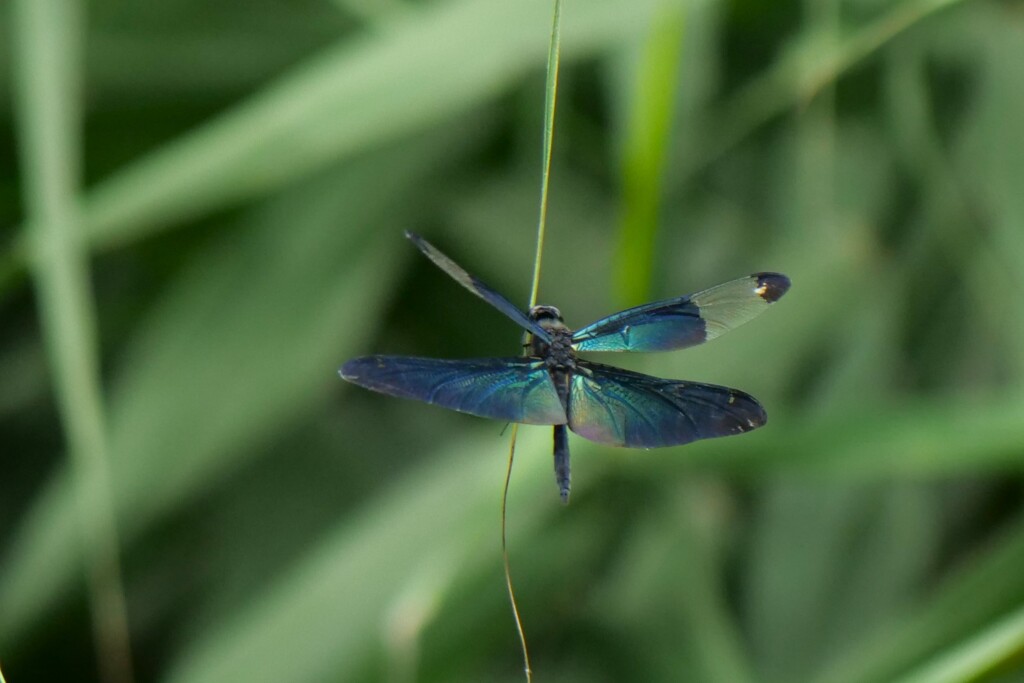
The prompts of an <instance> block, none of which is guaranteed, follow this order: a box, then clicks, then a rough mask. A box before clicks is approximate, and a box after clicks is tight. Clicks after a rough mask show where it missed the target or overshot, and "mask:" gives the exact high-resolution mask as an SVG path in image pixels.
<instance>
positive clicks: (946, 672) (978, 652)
mask: <svg viewBox="0 0 1024 683" xmlns="http://www.w3.org/2000/svg"><path fill="white" fill-rule="evenodd" d="M1022 654H1024V607H1021V608H1019V609H1016V610H1014V611H1013V612H1011V613H1010V614H1008V615H1007V616H1006V617H1004V618H1003V619H1000V620H999V621H998V622H996V623H994V624H992V625H991V626H989V627H988V628H986V629H985V630H983V631H982V632H981V633H979V634H978V635H976V636H974V637H973V638H970V639H969V640H967V641H966V642H964V643H963V644H962V645H960V646H958V647H955V648H952V649H949V650H946V651H945V652H943V653H942V654H941V655H940V656H939V657H936V658H935V659H934V660H932V661H930V662H927V663H926V664H925V665H924V666H922V667H921V668H919V669H918V670H916V671H914V672H912V673H911V674H910V675H908V676H904V677H903V678H900V679H899V680H898V681H897V683H964V682H965V681H979V680H982V678H983V677H984V676H985V675H986V674H989V673H992V671H993V670H995V669H997V668H998V667H999V666H1001V665H1003V664H1005V663H1006V662H1007V661H1009V660H1011V659H1019V658H1020V657H1021V655H1022Z"/></svg>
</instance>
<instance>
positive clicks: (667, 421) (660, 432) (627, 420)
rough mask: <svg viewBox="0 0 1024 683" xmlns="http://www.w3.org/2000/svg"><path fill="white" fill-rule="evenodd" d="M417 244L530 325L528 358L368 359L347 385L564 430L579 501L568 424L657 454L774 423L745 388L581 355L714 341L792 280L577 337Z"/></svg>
mask: <svg viewBox="0 0 1024 683" xmlns="http://www.w3.org/2000/svg"><path fill="white" fill-rule="evenodd" d="M406 237H408V238H409V239H410V240H411V241H412V243H413V244H415V245H416V246H417V247H418V248H419V250H420V251H422V252H423V254H424V255H426V257H427V258H429V259H430V260H431V261H433V262H434V263H435V264H436V265H437V266H438V267H440V268H441V269H442V270H443V271H445V272H446V273H448V275H450V276H451V277H453V278H454V279H455V280H456V281H457V282H459V284H461V285H462V286H464V287H465V288H466V289H468V290H469V291H471V292H473V293H474V294H476V295H477V296H479V297H480V298H482V299H483V300H484V301H486V302H487V303H489V304H491V305H492V306H494V307H495V308H497V309H498V310H499V311H501V312H502V313H504V314H505V315H506V316H508V317H509V318H511V319H512V320H513V321H515V322H516V323H517V324H518V325H519V326H520V327H522V328H523V329H524V330H526V332H527V334H528V340H527V343H526V345H525V346H526V347H527V348H528V349H529V350H528V353H527V355H525V356H522V357H518V358H479V359H469V360H442V359H436V358H413V357H409V356H365V357H362V358H355V359H353V360H350V361H348V362H347V363H345V364H344V365H343V366H342V367H341V370H339V373H340V374H341V377H342V378H343V379H346V380H348V381H349V382H353V383H354V384H358V385H360V386H363V387H366V388H367V389H372V390H373V391H378V392H381V393H384V394H390V395H391V396H400V397H402V398H414V399H416V400H419V401H425V402H427V403H434V404H436V405H439V406H444V407H445V408H450V409H452V410H457V411H459V412H463V413H469V414H471V415H479V416H481V417H489V418H493V419H496V420H503V421H505V422H520V423H524V424H538V425H554V428H555V430H554V431H555V445H554V455H555V479H556V482H557V484H558V489H559V492H560V493H561V496H562V500H563V501H565V502H568V500H569V477H570V475H569V441H568V435H567V433H566V427H568V428H569V429H571V430H572V431H574V432H576V433H577V434H579V435H580V436H582V437H584V438H586V439H589V440H591V441H596V442H597V443H603V444H608V445H610V446H626V447H630V448H656V447H660V446H679V445H682V444H686V443H690V442H691V441H696V440H698V439H710V438H714V437H718V436H729V435H730V434H740V433H742V432H748V431H750V430H752V429H756V428H758V427H760V426H761V425H763V424H764V423H765V422H766V421H767V419H768V416H767V415H766V414H765V411H764V408H763V407H761V404H760V403H758V402H757V400H755V399H754V397H752V396H750V395H749V394H746V393H744V392H742V391H739V390H738V389H730V388H728V387H720V386H716V385H713V384H701V383H698V382H680V381H676V380H668V379H660V378H658V377H651V376H649V375H642V374H640V373H637V372H630V371H628V370H622V369H620V368H616V367H612V366H609V365H602V364H600V363H594V362H591V361H588V360H584V359H582V358H579V357H577V355H576V353H577V352H578V351H667V350H669V349H682V348H686V347H688V346H694V345H696V344H700V343H703V342H705V341H707V340H709V339H714V338H715V337H717V336H719V335H721V334H724V333H725V332H728V331H729V330H731V329H732V328H734V327H736V326H738V325H742V324H743V323H745V322H747V321H748V320H750V319H752V318H754V317H755V316H757V315H759V314H760V313H761V312H762V311H764V310H765V309H766V308H767V307H768V306H769V305H771V304H773V303H775V302H776V301H778V300H779V298H780V297H781V296H782V295H783V294H785V293H786V291H787V290H788V289H789V278H787V277H786V276H785V275H780V274H778V273H755V274H753V275H748V276H747V277H742V278H739V279H738V280H732V281H730V282H726V283H724V284H721V285H718V286H717V287H712V288H710V289H705V290H704V291H702V292H697V293H696V294H689V295H686V296H681V297H677V298H675V299H666V300H664V301H656V302H654V303H649V304H644V305H643V306H636V307H635V308H630V309H627V310H625V311H620V312H619V313H615V314H613V315H610V316H608V317H607V318H601V319H600V320H598V321H597V322H595V323H591V324H590V325H587V326H586V327H583V328H580V329H578V330H576V331H575V332H574V331H572V330H571V329H569V328H568V327H567V326H566V324H565V322H564V321H563V320H562V314H561V313H560V312H559V311H558V309H557V308H555V307H554V306H534V307H533V308H531V309H530V310H529V312H527V313H524V312H523V311H522V310H520V309H519V308H518V307H517V306H515V305H514V304H512V303H511V302H510V301H509V300H508V299H506V298H505V297H503V296H502V295H501V294H498V293H497V292H495V291H494V290H493V289H491V288H490V287H488V286H487V285H485V284H484V283H483V282H481V281H480V280H478V279H477V278H475V277H474V276H472V275H470V274H469V273H467V272H466V271H465V270H464V269H463V268H462V267H460V266H459V265H458V264H456V263H455V262H454V261H452V260H451V259H450V258H448V257H447V256H445V255H444V254H442V253H441V252H440V251H438V250H437V248H435V247H434V246H433V245H432V244H430V243H429V242H427V241H426V240H425V239H423V238H422V237H420V236H419V235H416V234H413V233H411V232H407V233H406Z"/></svg>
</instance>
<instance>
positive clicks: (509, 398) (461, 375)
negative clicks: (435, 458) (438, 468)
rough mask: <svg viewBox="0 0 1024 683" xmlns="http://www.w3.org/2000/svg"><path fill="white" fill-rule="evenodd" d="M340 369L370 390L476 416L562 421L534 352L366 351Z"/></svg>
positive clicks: (554, 394)
mask: <svg viewBox="0 0 1024 683" xmlns="http://www.w3.org/2000/svg"><path fill="white" fill-rule="evenodd" d="M339 374H340V375H341V377H342V379H346V380H348V381H349V382H352V383H354V384H358V385H359V386H362V387H366V388H367V389H372V390H373V391H379V392H381V393H383V394H390V395H391V396H400V397H402V398H414V399H416V400H418V401H425V402H427V403H434V404H436V405H439V406H443V407H445V408H450V409H452V410H457V411H459V412H462V413H469V414H471V415H479V416H480V417H489V418H492V419H495V420H503V421H506V422H523V423H526V424H542V425H551V424H565V422H566V417H565V410H564V408H563V407H562V402H561V401H560V400H559V398H558V392H556V391H555V385H554V384H553V383H552V381H551V377H550V375H549V374H548V371H547V368H546V366H545V365H544V362H543V361H540V360H537V359H535V358H480V359H473V360H441V359H437V358H412V357H409V356H365V357H363V358H355V359H353V360H350V361H349V362H347V363H345V365H343V366H342V367H341V370H339Z"/></svg>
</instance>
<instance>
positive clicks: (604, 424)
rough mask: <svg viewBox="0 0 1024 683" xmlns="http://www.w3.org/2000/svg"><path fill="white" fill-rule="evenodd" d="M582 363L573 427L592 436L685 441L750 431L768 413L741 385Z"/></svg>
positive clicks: (573, 398)
mask: <svg viewBox="0 0 1024 683" xmlns="http://www.w3.org/2000/svg"><path fill="white" fill-rule="evenodd" d="M576 364H577V370H578V371H577V372H576V373H575V374H574V375H573V378H572V385H571V387H570V390H569V428H570V429H572V430H573V431H574V432H576V433H577V434H579V435H580V436H582V437H584V438H587V439H590V440H591V441H596V442H598V443H604V444H609V445H611V446H628V447H631V448H656V447H659V446H679V445H681V444H685V443H689V442H691V441H697V440H698V439H711V438H714V437H717V436H729V435H730V434H740V433H742V432H748V431H750V430H752V429H756V428H758V427H760V426H761V425H763V424H764V423H765V422H766V421H767V419H768V416H767V415H766V414H765V412H764V408H762V407H761V404H760V403H758V402H757V401H756V400H755V399H754V398H753V397H752V396H750V395H749V394H745V393H744V392H742V391H739V390H737V389H730V388H728V387H720V386H715V385H713V384H700V383H697V382H678V381H673V380H667V379H660V378H658V377H651V376H650V375H641V374H640V373H636V372H630V371H628V370H623V369H621V368H613V367H610V366H608V365H600V364H598V363H589V362H586V361H579V360H578V361H576Z"/></svg>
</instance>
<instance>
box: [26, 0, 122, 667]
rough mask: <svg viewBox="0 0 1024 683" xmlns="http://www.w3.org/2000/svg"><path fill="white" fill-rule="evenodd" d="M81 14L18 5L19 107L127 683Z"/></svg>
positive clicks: (100, 595)
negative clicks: (89, 199) (87, 180)
mask: <svg viewBox="0 0 1024 683" xmlns="http://www.w3.org/2000/svg"><path fill="white" fill-rule="evenodd" d="M82 13H83V10H82V7H81V6H80V5H79V3H78V2H76V1H75V0H20V1H19V2H16V3H15V4H14V14H13V18H14V25H15V29H14V34H15V36H16V41H15V54H16V57H17V62H16V63H17V69H16V76H17V86H18V88H17V93H16V94H17V96H16V107H17V112H18V115H19V121H20V126H19V142H20V144H21V148H22V152H23V165H24V173H25V188H26V197H25V205H26V206H27V207H28V221H27V229H28V230H29V231H30V232H29V239H31V240H32V243H33V244H34V246H35V251H36V256H37V258H36V260H35V262H34V264H33V265H34V268H33V278H34V280H35V283H36V287H37V290H38V293H39V308H40V315H41V318H42V321H43V332H44V336H45V342H46V346H47V351H48V355H49V358H50V366H51V368H52V372H53V382H54V388H55V392H56V394H57V401H58V405H59V410H60V414H61V421H62V424H63V429H64V437H65V440H66V442H67V446H68V454H69V457H70V461H71V471H72V474H73V477H74V487H75V499H76V502H77V515H76V518H77V520H78V528H77V531H78V535H80V537H81V539H82V545H83V547H84V548H85V555H86V560H87V565H88V566H87V571H88V577H89V581H88V585H89V596H90V608H91V611H92V619H93V630H94V637H95V639H96V647H97V659H98V663H99V668H100V671H101V677H102V679H103V680H104V681H107V682H108V683H130V681H131V680H132V678H133V675H132V663H131V647H130V641H129V636H128V620H127V610H126V607H125V598H124V587H123V586H122V582H121V572H120V561H119V557H118V555H119V549H118V539H117V528H116V524H115V521H114V509H113V505H112V501H113V497H114V496H113V492H112V487H111V482H110V472H109V467H110V462H109V449H108V444H107V434H106V425H105V418H104V408H103V397H102V390H101V388H100V376H99V367H98V358H99V345H98V342H97V339H96V313H95V310H94V302H93V300H92V286H91V283H90V280H89V251H88V248H87V246H86V244H85V243H84V240H83V239H82V221H81V219H80V215H79V212H78V185H79V182H80V179H79V167H80V163H79V155H80V153H81V141H80V139H79V132H78V130H79V126H80V116H81V103H80V100H81V84H80V82H79V66H80V64H81V62H82V59H81V47H82V45H81V41H82V32H83V25H84V21H83V16H82Z"/></svg>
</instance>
